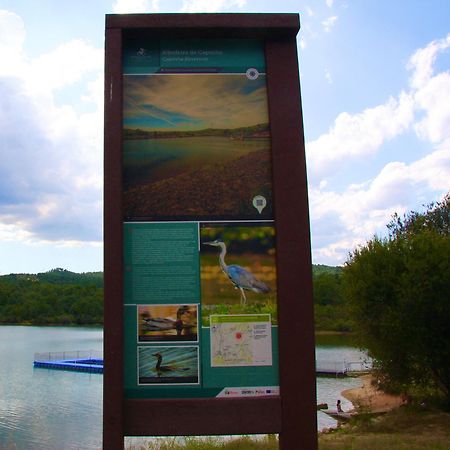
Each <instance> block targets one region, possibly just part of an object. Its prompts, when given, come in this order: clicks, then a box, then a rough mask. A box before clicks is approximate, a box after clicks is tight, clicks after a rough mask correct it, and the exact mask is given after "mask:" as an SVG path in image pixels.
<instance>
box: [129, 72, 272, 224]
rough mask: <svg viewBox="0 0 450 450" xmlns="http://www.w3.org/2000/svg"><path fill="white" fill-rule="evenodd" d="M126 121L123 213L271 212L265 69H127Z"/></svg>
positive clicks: (253, 216) (217, 215) (262, 215)
mask: <svg viewBox="0 0 450 450" xmlns="http://www.w3.org/2000/svg"><path fill="white" fill-rule="evenodd" d="M123 126H124V129H123V190H124V220H129V221H133V220H191V219H202V220H203V219H204V220H222V219H224V220H233V219H241V220H243V219H245V220H247V219H248V220H261V219H271V218H272V215H273V211H272V179H271V171H272V169H271V150H270V148H271V147H270V130H269V117H268V107H267V92H266V80H265V75H259V77H258V78H257V79H249V78H248V77H246V76H245V74H232V75H230V74H227V75H223V74H195V75H193V74H171V75H159V74H152V75H140V76H136V75H127V76H125V77H124V118H123ZM261 197H262V198H263V199H264V200H263V201H264V208H257V207H256V206H255V202H254V199H255V198H258V199H259V198H261Z"/></svg>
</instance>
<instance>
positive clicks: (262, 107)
mask: <svg viewBox="0 0 450 450" xmlns="http://www.w3.org/2000/svg"><path fill="white" fill-rule="evenodd" d="M297 30H298V16H296V15H292V14H291V15H289V14H287V15H286V14H285V15H278V14H275V15H271V14H269V15H266V14H260V15H233V14H220V15H214V14H212V15H211V14H200V15H195V14H194V15H180V14H174V15H130V16H127V15H125V16H107V36H106V78H105V80H106V81H105V84H106V88H105V111H106V114H105V118H106V121H105V384H104V409H105V412H104V424H105V425H104V436H105V442H104V448H108V449H114V448H121V447H120V446H119V444H118V443H119V441H120V440H121V439H122V441H121V442H122V444H121V445H123V436H124V435H170V434H172V435H186V434H244V433H245V434H248V433H280V443H281V446H282V448H283V449H288V448H293V447H292V442H293V436H294V434H293V432H292V430H294V429H295V427H293V421H292V418H291V415H292V414H293V413H294V414H299V412H300V410H302V411H303V419H301V420H300V417H299V420H300V422H299V423H300V424H301V426H302V427H303V430H304V433H303V437H302V438H301V439H300V440H299V439H298V436H297V433H296V443H299V442H303V444H304V445H303V448H305V449H307V450H315V448H316V440H315V405H314V403H315V400H314V392H315V383H314V369H313V365H314V359H313V358H314V344H313V334H312V332H313V323H312V295H311V293H312V291H311V261H310V253H309V224H308V214H307V197H306V176H305V165H304V145H303V136H302V129H301V110H300V97H299V88H298V68H297V62H296V53H295V35H296V33H297ZM296 101H297V103H296ZM300 284H301V290H299V289H298V288H299V286H300ZM296 291H297V293H296ZM288 324H289V326H288ZM293 355H295V360H293V359H292V356H293ZM288 371H289V372H288ZM292 371H295V372H297V375H295V373H294V372H292ZM313 415H314V417H313ZM313 428H314V429H313ZM289 430H291V431H289Z"/></svg>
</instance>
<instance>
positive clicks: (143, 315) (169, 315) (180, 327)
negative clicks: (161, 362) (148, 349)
mask: <svg viewBox="0 0 450 450" xmlns="http://www.w3.org/2000/svg"><path fill="white" fill-rule="evenodd" d="M137 323H138V342H174V341H175V342H176V341H180V342H197V341H198V331H197V324H198V308H197V305H181V304H180V305H138V307H137Z"/></svg>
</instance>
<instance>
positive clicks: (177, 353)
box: [138, 346, 200, 385]
mask: <svg viewBox="0 0 450 450" xmlns="http://www.w3.org/2000/svg"><path fill="white" fill-rule="evenodd" d="M199 381H200V375H199V352H198V347H197V346H183V347H182V346H176V347H168V346H145V347H138V384H139V385H143V384H159V385H160V384H199Z"/></svg>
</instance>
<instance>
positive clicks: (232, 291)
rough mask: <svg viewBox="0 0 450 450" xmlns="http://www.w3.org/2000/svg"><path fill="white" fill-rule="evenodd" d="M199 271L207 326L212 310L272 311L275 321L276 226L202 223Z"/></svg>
mask: <svg viewBox="0 0 450 450" xmlns="http://www.w3.org/2000/svg"><path fill="white" fill-rule="evenodd" d="M200 273H201V297H202V324H203V325H204V326H209V316H210V315H211V314H246V313H270V314H271V317H272V322H273V323H276V321H277V293H276V289H277V287H276V265H275V229H274V227H273V226H270V225H268V224H267V223H260V224H259V225H258V224H257V223H250V224H239V225H236V224H233V225H231V226H228V225H227V224H221V223H202V224H201V226H200Z"/></svg>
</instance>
